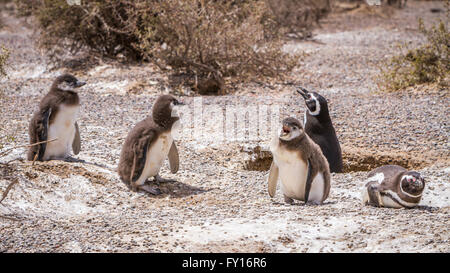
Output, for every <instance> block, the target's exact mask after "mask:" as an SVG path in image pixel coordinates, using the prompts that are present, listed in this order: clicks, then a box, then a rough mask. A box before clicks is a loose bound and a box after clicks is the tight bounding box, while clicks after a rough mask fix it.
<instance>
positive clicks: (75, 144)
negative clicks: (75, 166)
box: [72, 122, 81, 155]
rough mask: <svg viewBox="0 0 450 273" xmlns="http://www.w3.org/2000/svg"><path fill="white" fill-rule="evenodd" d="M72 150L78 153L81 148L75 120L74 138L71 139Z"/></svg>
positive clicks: (78, 130)
mask: <svg viewBox="0 0 450 273" xmlns="http://www.w3.org/2000/svg"><path fill="white" fill-rule="evenodd" d="M72 150H73V153H74V154H76V155H77V154H79V153H80V150H81V138H80V129H79V128H78V123H77V122H75V138H74V139H73V143H72Z"/></svg>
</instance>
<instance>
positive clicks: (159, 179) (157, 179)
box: [153, 174, 177, 183]
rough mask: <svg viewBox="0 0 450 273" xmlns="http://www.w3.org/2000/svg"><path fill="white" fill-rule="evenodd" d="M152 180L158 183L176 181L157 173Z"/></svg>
mask: <svg viewBox="0 0 450 273" xmlns="http://www.w3.org/2000/svg"><path fill="white" fill-rule="evenodd" d="M153 181H155V182H158V183H175V182H177V181H176V180H175V179H166V178H162V177H161V176H159V174H157V175H155V177H154V180H153Z"/></svg>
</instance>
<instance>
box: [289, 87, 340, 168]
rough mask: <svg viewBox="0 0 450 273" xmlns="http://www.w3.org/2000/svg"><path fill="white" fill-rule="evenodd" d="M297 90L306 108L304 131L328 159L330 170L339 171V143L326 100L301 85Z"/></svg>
mask: <svg viewBox="0 0 450 273" xmlns="http://www.w3.org/2000/svg"><path fill="white" fill-rule="evenodd" d="M297 92H298V93H299V94H300V95H302V97H303V98H304V99H305V103H306V107H307V108H308V109H307V111H305V116H304V120H303V123H304V126H305V131H306V133H307V134H308V136H309V137H310V138H311V139H312V140H313V141H314V142H315V143H317V144H318V145H319V146H320V149H321V150H322V152H323V154H324V155H325V157H326V158H327V160H328V164H329V165H330V171H331V172H332V173H341V172H342V167H343V165H342V151H341V145H340V144H339V141H338V139H337V136H336V131H335V130H334V127H333V123H332V122H331V118H330V113H329V111H328V103H327V100H326V99H325V98H324V97H322V96H321V95H320V94H318V93H316V92H309V91H308V90H306V89H305V88H303V87H299V89H298V90H297Z"/></svg>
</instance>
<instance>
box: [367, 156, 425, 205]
mask: <svg viewBox="0 0 450 273" xmlns="http://www.w3.org/2000/svg"><path fill="white" fill-rule="evenodd" d="M366 182H367V183H366V184H365V186H364V189H363V194H362V199H363V204H364V205H371V206H376V207H387V208H412V207H415V206H417V205H418V204H419V202H420V199H421V198H422V192H423V190H424V188H425V180H424V179H423V177H422V176H421V175H420V173H418V172H415V171H408V170H406V169H405V168H403V167H400V166H396V165H386V166H382V167H378V168H376V169H375V170H373V171H371V172H370V173H369V175H368V178H367V180H366Z"/></svg>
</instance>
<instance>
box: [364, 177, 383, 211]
mask: <svg viewBox="0 0 450 273" xmlns="http://www.w3.org/2000/svg"><path fill="white" fill-rule="evenodd" d="M378 186H379V184H378V183H376V182H372V183H370V184H368V185H367V192H368V194H369V200H368V204H369V205H371V206H374V207H382V201H381V196H380V191H379V188H378Z"/></svg>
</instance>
